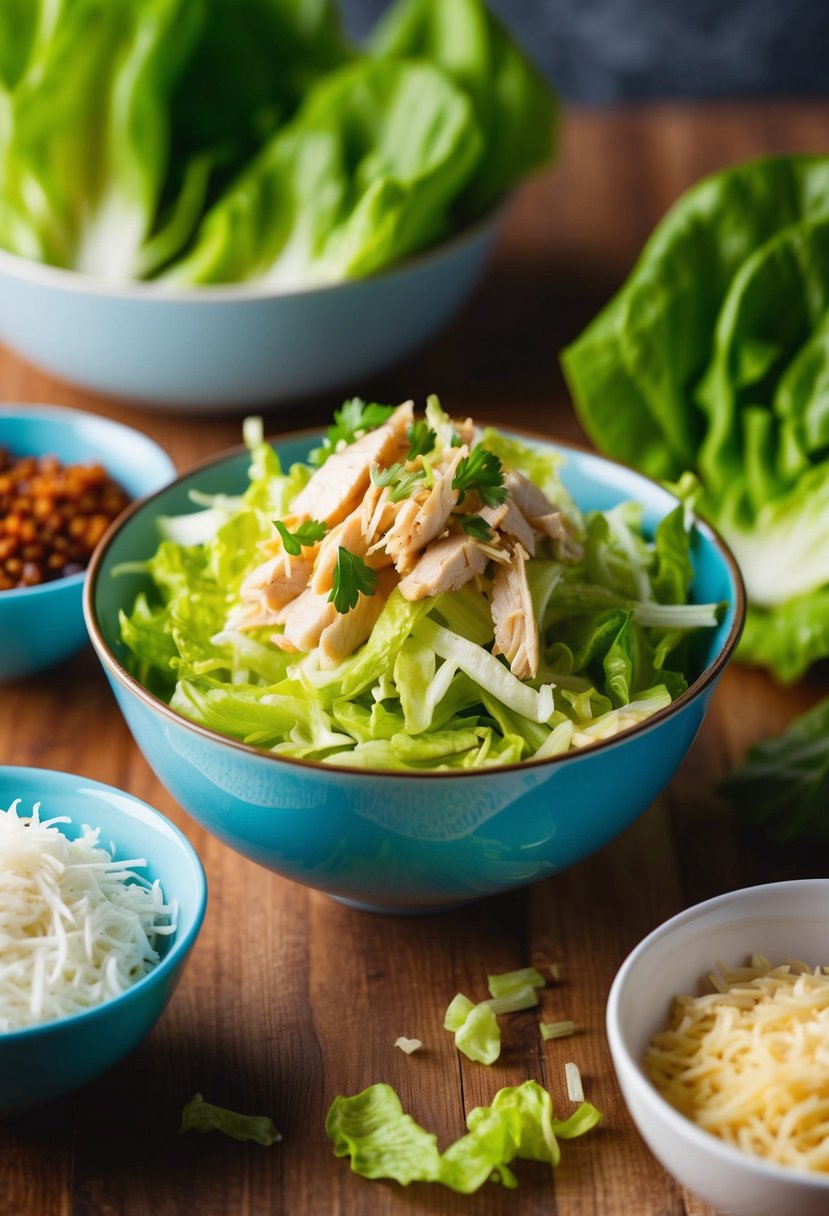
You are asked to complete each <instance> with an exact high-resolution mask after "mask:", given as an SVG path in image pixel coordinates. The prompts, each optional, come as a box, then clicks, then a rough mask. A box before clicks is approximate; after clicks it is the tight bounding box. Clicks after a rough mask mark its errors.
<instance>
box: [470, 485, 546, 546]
mask: <svg viewBox="0 0 829 1216" xmlns="http://www.w3.org/2000/svg"><path fill="white" fill-rule="evenodd" d="M479 515H480V516H481V518H482V519H485V520H486V522H487V523H488V524H489V526H490V527H491V528H498V530H499V531H501V532H504V533H505V534H506V535H507V536H511V537H512V538H513V539H514V540H517V541H518V543H519V544H520V545H521V546H522V547H523V548H524V549H526V550H527V552H528V553H529V555H530V557H535V533H534V532H533V529H532V526H531V525H530V524H529V523H527V521H526V519H525V518H524V516H523V515H522V514H521V512H520V511H519V509H518V507H517V506H516V505H515V503H514V502H513V500H512V498H511V497H509V495H508V496H507V498H506V500H505V501H504V502H502V503H501V504H500V506H497V507H483V508H482V509H481V510H480V512H479Z"/></svg>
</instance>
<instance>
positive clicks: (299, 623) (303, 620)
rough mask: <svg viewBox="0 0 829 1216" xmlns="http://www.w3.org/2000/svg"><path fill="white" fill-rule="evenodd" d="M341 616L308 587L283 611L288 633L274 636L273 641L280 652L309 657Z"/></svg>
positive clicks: (272, 635) (282, 619)
mask: <svg viewBox="0 0 829 1216" xmlns="http://www.w3.org/2000/svg"><path fill="white" fill-rule="evenodd" d="M337 616H338V613H337V609H336V608H335V607H334V605H333V603H330V602H329V600H328V596H327V595H317V593H316V592H315V591H312V590H311V588H310V587H306V589H305V590H304V591H303V593H302V595H299V596H297V598H296V599H295V600H292V601H291V603H290V604H288V606H287V608H285V609H284V610H283V612H282V614H281V623H282V624H283V625H284V629H283V631H282V633H274V634H271V641H272V642H273V643H274V644H275V645H276V646H278V647H279V648H280V650H290V651H297V650H298V651H302V652H303V653H306V652H307V651H309V650H313V649H314V647H315V646H316V645H317V643H318V642H319V640H320V637H321V636H322V633H323V630H325V629H327V628H328V626H329V625H330V624H331V623H332V621H334V620H335V618H336V617H337Z"/></svg>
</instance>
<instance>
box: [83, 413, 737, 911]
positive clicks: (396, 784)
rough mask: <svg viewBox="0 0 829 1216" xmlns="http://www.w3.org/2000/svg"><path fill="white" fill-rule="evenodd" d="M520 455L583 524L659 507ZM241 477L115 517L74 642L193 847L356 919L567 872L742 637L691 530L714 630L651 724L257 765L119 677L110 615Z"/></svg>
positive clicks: (630, 800)
mask: <svg viewBox="0 0 829 1216" xmlns="http://www.w3.org/2000/svg"><path fill="white" fill-rule="evenodd" d="M317 438H318V437H317V436H309V435H308V434H307V433H306V434H304V435H297V436H290V437H286V438H283V439H281V440H279V441H278V442H277V443H276V445H275V446H276V449H277V451H278V453H279V456H280V459H281V460H282V461H283V463H284V465H285V467H287V466H288V465H289V464H290V463H291V462H293V461H297V460H302V459H304V458H305V457H306V456H307V454H308V451H309V449H310V448H311V447H312V446H313V444H314V441H315V440H316V439H317ZM524 438H527V437H526V436H524ZM531 441H532V442H537V443H539V444H540V445H541V446H545V447H553V446H555V447H557V448H558V449H559V450H560V451H561V452H562V453H563V454H564V455H565V457H566V463H565V465H564V469H563V480H564V482H565V485H566V486H567V489H568V490H569V491H570V493H571V494H572V495H573V497H574V499H575V501H576V502H577V503H578V504H579V505H580V506H581V507H582V508H583V509H585V510H593V509H606V508H609V507H612V506H614V505H615V504H616V503H619V502H622V501H624V500H626V499H636V500H638V501H639V502H641V503H642V504H643V507H644V518H645V523H646V526H647V528H649V529H653V528H654V527H655V526H656V524H657V523H658V521H659V520H660V519H661V518H662V517H663V516H664V515H665V514H666V513H667V512H668V511H670V510H672V509H673V508H674V507H675V506H676V499H675V498H674V497H673V496H672V495H671V494H669V493H668V492H667V491H666V490H664V489H662V488H661V487H660V486H658V485H657V484H656V483H655V482H652V481H650V480H648V479H647V478H646V477H642V476H641V475H640V474H638V473H635V472H633V471H632V470H630V469H627V468H624V467H623V466H621V465H619V464H615V463H614V462H612V461H609V460H605V459H603V458H601V457H599V456H594V455H592V454H589V453H587V452H583V451H579V450H577V449H575V448H572V447H567V446H565V445H563V444H559V445H552V444H550V443H549V442H545V441H543V440H540V439H535V438H534V437H533V438H532V440H531ZM248 463H249V459H248V455H247V453H246V452H245V451H244V450H237V451H234V452H231V453H230V454H227V455H225V456H222V457H219V458H218V459H215V460H213V461H212V462H210V463H208V464H204V465H202V466H200V467H199V468H197V469H195V470H193V471H191V472H190V473H188V474H187V475H186V476H184V477H181V478H179V479H178V480H177V481H176V482H174V483H173V484H172V485H171V486H168V487H167V488H166V489H165V490H162V491H161V492H160V493H159V494H156V495H155V496H154V497H153V498H151V499H150V500H149V501H148V502H145V503H143V504H141V505H139V506H137V507H135V508H133V509H132V510H130V511H128V512H125V514H124V515H123V516H122V517H121V522H120V523H119V524H117V525H116V526H115V528H114V529H112V530H111V531H110V533H109V535H108V537H107V538H105V540H104V542H103V544H102V546H101V547H100V548H99V549H98V551H97V553H96V555H95V557H94V558H93V561H92V564H91V567H90V572H89V580H88V582H87V587H86V593H85V597H84V611H85V614H86V621H87V626H88V628H89V632H90V636H91V638H92V643H93V645H94V647H95V649H96V651H97V652H98V656H99V658H100V659H101V662H102V663H103V665H104V670H105V671H106V674H107V677H108V679H109V681H110V684H111V686H112V688H113V691H114V693H115V696H116V698H117V700H118V703H119V705H120V706H121V709H122V711H123V714H124V716H125V718H126V720H127V723H128V724H129V727H130V730H131V731H132V733H133V735H134V736H135V739H136V741H137V742H138V745H139V747H140V748H141V750H142V751H143V753H144V755H145V757H146V758H147V761H148V762H149V764H150V765H151V766H152V767H153V769H154V770H155V772H156V773H157V774H158V777H159V778H160V780H161V781H162V782H163V783H164V785H166V787H167V788H168V789H169V790H170V792H171V793H172V795H173V797H174V798H176V799H177V800H178V801H179V802H180V803H181V805H182V806H183V807H184V808H185V809H186V810H187V811H188V812H189V813H190V814H191V815H192V816H193V818H194V819H195V820H196V821H197V822H198V823H200V824H201V825H202V826H203V827H205V828H207V829H208V831H210V832H213V833H215V835H217V836H219V837H220V838H221V839H222V840H223V841H225V843H227V844H229V845H230V846H231V847H232V848H234V849H238V851H239V852H240V853H243V854H244V855H245V856H246V857H250V858H252V859H253V860H254V861H257V862H259V863H260V864H262V865H264V866H267V867H269V868H270V869H272V870H275V871H276V872H277V873H279V874H282V875H284V876H285V877H286V878H290V879H293V880H294V881H296V882H301V883H306V884H307V885H309V886H312V887H317V888H319V889H320V890H323V891H325V892H327V893H328V894H330V895H333V896H334V897H336V898H338V899H341V900H343V901H345V902H348V903H352V904H355V905H356V906H359V907H363V908H370V909H372V910H381V911H394V912H415V911H426V910H430V909H433V910H436V909H438V908H446V907H451V906H452V905H454V904H458V903H463V902H467V901H469V900H472V899H475V898H478V897H479V896H482V895H490V894H492V893H494V892H497V891H506V890H509V889H510V888H513V887H520V886H523V885H525V884H526V883H530V882H534V881H535V880H537V879H539V878H543V877H544V876H545V875H547V874H552V873H555V872H556V871H558V870H561V869H564V867H565V866H569V865H572V864H573V863H574V862H576V861H579V860H580V859H581V858H583V857H586V856H587V855H588V854H590V853H593V852H594V851H595V850H596V849H599V848H601V847H602V845H604V844H606V843H607V842H608V841H609V840H611V839H612V838H613V837H614V836H616V835H617V834H618V833H619V832H621V831H622V829H623V828H625V827H627V826H628V824H629V823H631V822H632V821H633V820H634V819H635V818H636V817H637V815H640V814H641V813H642V811H644V810H645V808H646V807H647V806H648V805H649V804H650V803H651V802H652V801H653V799H654V798H655V797H656V796H657V794H658V793H659V792H660V791H661V790H662V789H663V788H664V787H665V786H666V785H667V783H668V782H669V781H670V779H671V777H672V776H673V775H674V772H675V771H676V769H677V767H678V766H679V764H680V762H681V761H682V759H683V758H684V756H685V754H686V752H687V751H688V748H689V747H690V746H691V743H692V741H693V739H694V736H695V735H696V733H697V730H698V728H699V726H700V723H701V722H702V718H703V715H704V713H705V709H706V706H707V705H708V702H709V700H710V697H711V694H712V692H713V691H714V688H715V686H716V683H717V680H718V679H719V677H720V675H721V674H722V671H723V669H724V667H725V665H726V663H727V662H728V659H729V657H730V655H731V653H732V651H733V649H734V646H735V645H736V643H737V639H738V637H739V635H740V630H741V628H742V623H743V616H744V595H743V588H742V582H741V579H740V574H739V571H738V569H737V567H736V565H735V563H734V560H733V558H732V557H731V555H730V553H729V552H728V550H727V548H726V547H725V545H724V544H723V542H722V541H721V540H720V539H719V538H718V537H717V536H716V535H715V533H714V532H713V531H712V530H711V529H710V528H709V527H707V526H706V525H705V524H700V525H699V528H698V531H697V533H696V536H695V539H694V545H693V558H694V564H695V571H696V573H695V578H694V584H693V596H694V599H695V600H697V601H700V602H703V601H725V602H726V603H727V605H728V606H727V610H726V612H725V615H724V617H723V620H722V621H721V623H720V625H719V626H718V627H717V628H716V629H712V630H710V631H709V630H706V631H704V636H701V638H700V641H699V644H698V645H699V654H698V670H697V672H696V679H694V680H693V682H692V683H691V687H690V688H689V689H688V691H687V692H685V693H683V695H682V696H681V697H679V698H678V699H677V700H676V701H675V702H674V703H673V704H672V705H670V706H669V707H668V708H667V709H664V710H662V711H660V712H659V713H656V714H654V715H653V717H651V718H649V719H648V720H647V721H646V722H644V723H641V724H640V725H638V726H636V727H633V728H632V729H631V730H629V731H627V732H626V733H625V734H623V735H620V736H618V737H617V738H614V739H609V740H606V741H602V742H600V743H596V744H593V745H592V746H591V747H589V748H587V749H585V750H583V751H580V752H573V753H570V754H568V755H564V756H557V757H554V758H552V759H549V760H542V761H529V762H526V763H523V764H516V765H511V766H505V767H503V768H488V769H486V770H465V771H462V772H460V771H454V772H447V773H440V772H417V773H400V772H383V771H366V770H360V771H354V770H353V769H347V768H345V767H342V768H338V767H336V766H334V765H327V764H326V765H320V764H314V763H309V762H304V761H299V760H289V759H286V758H284V757H279V756H274V755H273V754H272V753H270V752H267V751H262V750H260V749H258V748H255V747H250V746H247V745H245V744H243V743H238V742H235V741H234V740H231V739H228V738H225V737H224V736H222V735H219V734H216V733H215V732H213V731H210V730H206V729H204V728H202V727H200V726H196V725H195V724H194V723H192V722H189V721H188V720H187V719H186V718H183V717H181V716H180V715H178V714H177V713H174V712H173V711H172V710H171V709H170V708H169V707H168V706H167V705H165V704H164V703H163V702H162V701H160V700H158V699H157V698H156V697H154V696H152V695H151V694H150V693H149V692H148V691H147V690H146V689H145V688H143V687H142V685H141V684H139V683H138V681H137V680H135V679H134V678H133V677H132V676H131V675H130V674H129V673H128V672H127V671H126V670H125V667H124V666H123V660H124V659H125V657H126V656H125V650H124V647H123V645H122V643H121V642H120V639H119V630H118V611H119V609H121V608H123V609H125V610H129V609H130V608H131V606H132V603H133V600H134V597H135V595H136V594H137V592H138V591H140V590H146V581H145V580H143V579H142V578H141V576H122V577H118V578H113V577H112V571H113V568H114V567H115V566H116V565H118V564H120V563H122V562H128V561H134V560H136V559H143V558H146V557H148V556H149V555H150V554H151V553H153V552H154V551H155V548H156V546H157V543H158V537H157V531H156V520H157V518H158V516H159V515H175V514H177V513H181V512H186V511H187V510H192V505H191V504H190V503H189V500H188V491H189V490H191V489H196V488H199V489H201V490H204V491H206V492H207V493H218V492H220V491H224V492H226V493H237V492H241V490H242V489H243V488H244V486H245V485H246V484H247V483H246V470H247V467H248Z"/></svg>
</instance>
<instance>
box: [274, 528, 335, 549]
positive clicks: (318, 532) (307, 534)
mask: <svg viewBox="0 0 829 1216" xmlns="http://www.w3.org/2000/svg"><path fill="white" fill-rule="evenodd" d="M273 526H274V527H275V528H276V530H277V532H278V533H279V535H280V536H281V537H282V548H283V549H284V550H285V552H286V553H289V554H290V555H291V557H299V555H300V553H301V552H302V550H303V549H304V548H307V547H308V546H310V545H316V544H318V543H319V541H321V540H322V538H323V537H324V536H325V534H326V532H327V531H328V524H324V523H320V521H319V520H318V519H307V520H306V521H305V523H303V524H300V525H299V527H298V528H295V529H294V531H293V532H289V531H288V529H287V528H286V527H285V525H284V524H283V522H282V520H281V519H275V520H274V521H273Z"/></svg>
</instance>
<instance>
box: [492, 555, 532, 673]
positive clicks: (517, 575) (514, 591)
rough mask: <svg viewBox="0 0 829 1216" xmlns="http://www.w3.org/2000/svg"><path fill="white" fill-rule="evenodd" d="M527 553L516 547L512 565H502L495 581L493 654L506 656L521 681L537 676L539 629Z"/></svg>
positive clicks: (513, 671)
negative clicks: (529, 580)
mask: <svg viewBox="0 0 829 1216" xmlns="http://www.w3.org/2000/svg"><path fill="white" fill-rule="evenodd" d="M526 565H527V552H526V550H525V549H523V548H522V547H521V545H516V546H515V548H514V549H513V554H512V561H511V562H508V563H504V564H503V565H499V566H498V569H497V570H496V572H495V577H494V578H493V580H492V603H491V608H492V623H493V625H494V626H495V645H494V646H493V648H492V653H493V654H503V655H505V656H506V659H507V662H508V663H509V665H510V670H511V671H512V674H513V675H514V676H517V677H518V679H519V680H526V679H531V678H533V677H534V676H535V675H536V673H537V672H538V654H539V638H538V626H537V624H536V621H535V613H534V612H533V602H532V597H531V595H530V587H529V584H528V582H527V570H526Z"/></svg>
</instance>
